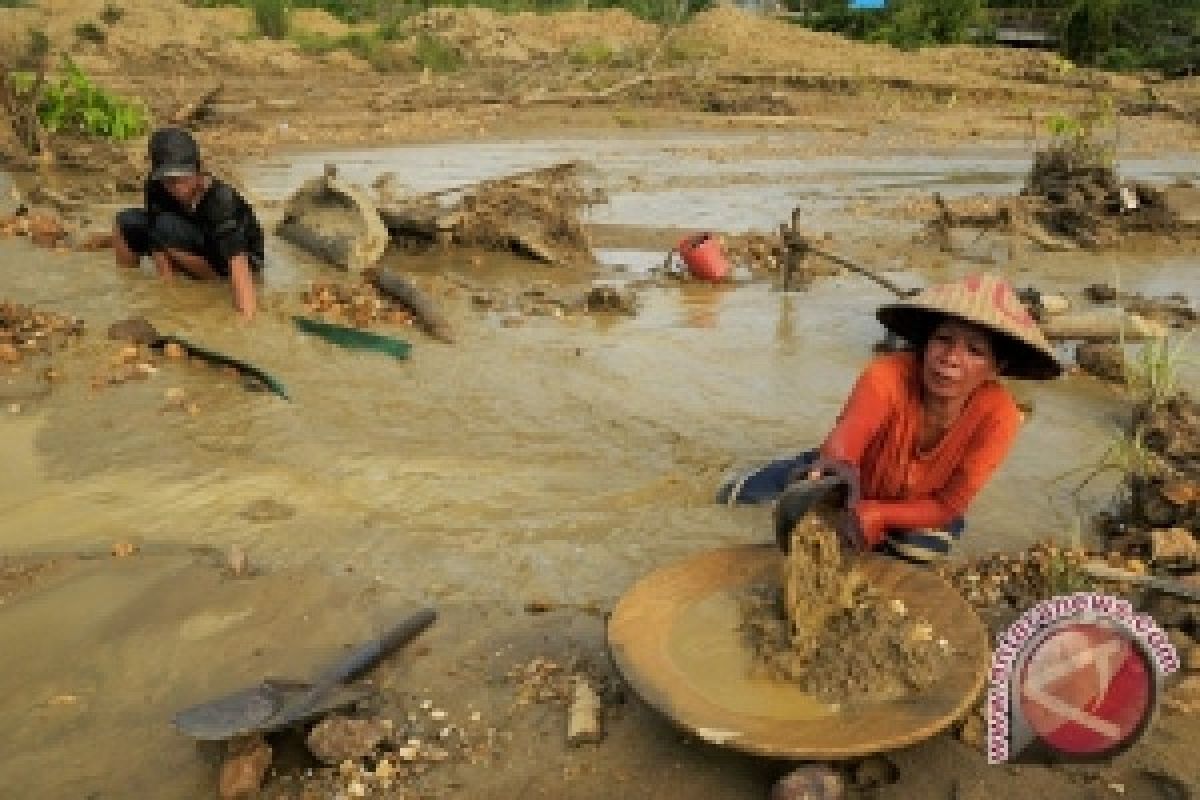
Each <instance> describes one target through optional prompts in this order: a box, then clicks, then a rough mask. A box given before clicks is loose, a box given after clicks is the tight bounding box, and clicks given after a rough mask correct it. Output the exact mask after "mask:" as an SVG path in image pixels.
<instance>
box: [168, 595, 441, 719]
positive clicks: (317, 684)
mask: <svg viewBox="0 0 1200 800" xmlns="http://www.w3.org/2000/svg"><path fill="white" fill-rule="evenodd" d="M435 619H437V612H436V611H434V610H433V609H432V608H423V609H421V610H420V611H418V612H416V613H415V614H412V615H411V616H409V617H408V618H406V619H405V620H403V621H402V622H400V623H399V624H398V625H396V626H395V627H393V628H391V629H390V630H388V631H386V632H385V633H384V634H383V635H382V636H380V637H379V638H378V639H372V640H371V641H369V642H367V643H365V644H362V645H360V646H358V647H356V648H354V649H353V650H351V651H350V653H349V654H347V655H346V656H345V657H343V658H342V659H341V660H339V661H337V662H335V663H334V664H332V665H331V666H330V667H329V668H328V669H326V670H325V671H324V672H323V673H321V674H320V675H319V676H318V677H317V678H316V680H314V681H313V682H312V683H302V682H300V681H281V680H264V681H263V682H262V683H260V684H259V685H258V686H252V687H250V688H248V689H242V690H240V691H237V692H234V693H233V694H229V695H226V696H224V697H220V698H217V699H216V700H211V701H209V702H207V703H202V704H200V705H198V706H192V707H191V708H189V709H186V710H184V711H181V712H179V713H178V714H177V715H175V727H176V728H178V729H179V730H180V732H182V733H184V734H187V735H188V736H191V737H192V738H193V739H200V740H202V741H218V740H221V739H229V738H232V737H234V736H245V735H246V734H249V733H257V732H269V731H274V730H279V729H280V728H286V727H288V726H289V725H293V724H295V723H298V722H303V721H305V720H309V719H312V718H313V717H315V716H319V715H321V714H324V713H327V712H329V711H332V710H334V709H338V708H344V707H345V706H347V705H350V704H352V703H354V702H355V701H357V700H359V699H361V698H363V697H365V696H366V695H367V694H369V690H365V689H358V688H355V687H351V686H346V685H344V684H345V683H346V682H347V681H351V680H353V679H354V678H356V677H358V676H359V675H362V674H363V673H365V672H366V671H367V670H369V669H370V668H371V667H373V666H375V664H376V663H378V661H379V660H380V659H381V658H383V657H384V656H385V655H387V654H388V653H390V652H391V651H393V650H395V649H396V648H397V647H400V646H401V645H403V644H407V643H408V642H409V641H411V640H412V639H414V638H415V637H416V636H418V635H419V634H420V633H421V632H422V631H424V630H425V629H426V628H428V627H429V626H430V625H432V624H433V621H434V620H435Z"/></svg>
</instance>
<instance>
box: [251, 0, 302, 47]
mask: <svg viewBox="0 0 1200 800" xmlns="http://www.w3.org/2000/svg"><path fill="white" fill-rule="evenodd" d="M249 2H250V11H251V13H252V14H253V15H254V28H255V30H257V31H258V32H259V33H260V34H261V35H263V36H265V37H267V38H268V39H286V38H287V35H288V31H289V30H291V22H292V4H291V0H249Z"/></svg>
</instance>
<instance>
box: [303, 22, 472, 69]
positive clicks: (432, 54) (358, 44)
mask: <svg viewBox="0 0 1200 800" xmlns="http://www.w3.org/2000/svg"><path fill="white" fill-rule="evenodd" d="M404 36H405V34H404V33H403V32H402V31H401V30H400V29H398V28H395V29H392V30H389V31H384V30H382V29H379V30H376V31H374V32H367V31H352V32H350V33H347V34H346V35H345V36H329V35H327V34H324V33H312V32H309V31H296V32H294V33H293V34H292V36H291V40H292V41H293V42H295V43H296V46H297V47H298V48H299V49H300V51H301V52H303V53H307V54H308V55H315V56H320V55H326V54H327V53H332V52H333V51H335V50H346V51H348V52H351V53H353V54H354V55H356V56H358V57H359V58H361V59H363V60H364V61H366V62H367V63H368V64H370V65H371V66H372V67H374V68H375V69H376V70H378V71H380V72H395V71H400V70H404V69H424V68H425V67H428V68H429V69H430V70H432V71H433V72H454V71H455V70H458V69H461V68H462V66H463V58H462V55H461V54H460V53H459V52H458V51H457V50H456V49H455V48H454V47H452V46H451V45H449V44H447V43H446V42H445V41H444V40H442V39H441V38H439V37H437V36H435V35H433V34H429V33H421V34H418V35H417V36H416V37H415V38H414V39H413V49H412V54H411V55H410V56H408V57H405V56H403V55H400V54H397V53H396V51H395V50H393V49H392V48H391V47H389V45H390V44H391V43H392V42H394V41H396V40H398V39H401V38H404Z"/></svg>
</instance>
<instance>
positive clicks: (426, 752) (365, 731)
mask: <svg viewBox="0 0 1200 800" xmlns="http://www.w3.org/2000/svg"><path fill="white" fill-rule="evenodd" d="M509 738H511V733H508V732H504V731H499V730H497V729H496V728H494V727H488V726H486V725H485V723H484V722H483V715H482V713H481V712H479V711H472V712H470V714H469V715H468V717H467V719H466V720H465V721H463V722H462V723H456V722H454V721H453V720H452V719H451V715H450V713H449V712H447V711H446V710H444V709H441V708H438V707H436V706H435V705H434V704H433V702H432V701H431V700H428V699H426V700H422V701H420V702H419V704H418V705H417V708H416V709H414V710H413V711H410V712H409V713H407V714H406V715H405V716H404V717H403V718H397V719H391V718H386V717H370V718H361V719H360V718H353V717H346V716H340V715H333V716H329V717H326V718H325V719H324V720H322V721H321V722H320V723H318V724H317V725H316V726H314V727H313V728H312V730H311V731H310V732H309V734H308V737H307V740H306V741H307V745H308V749H309V751H310V752H311V753H312V754H313V756H314V757H315V758H316V759H317V760H318V761H320V762H321V763H322V764H324V765H326V766H325V767H321V768H317V769H310V770H305V771H304V772H303V773H300V774H292V775H284V776H282V777H280V778H279V780H278V781H277V783H278V786H277V788H279V789H281V790H289V789H296V790H299V792H300V796H301V797H310V796H313V797H341V798H358V797H397V796H400V797H404V796H408V795H407V794H405V788H406V787H412V786H413V785H414V784H416V783H417V782H418V781H420V779H421V778H422V777H423V776H425V775H426V774H428V773H429V772H430V771H431V770H433V769H435V768H436V767H438V766H439V765H441V764H446V763H460V764H480V763H486V762H488V761H490V760H491V759H492V757H493V756H494V755H495V754H496V752H497V751H498V750H499V749H500V748H501V747H502V746H503V744H505V743H506V742H507V741H508V739H509Z"/></svg>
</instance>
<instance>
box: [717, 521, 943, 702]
mask: <svg viewBox="0 0 1200 800" xmlns="http://www.w3.org/2000/svg"><path fill="white" fill-rule="evenodd" d="M741 607H742V620H743V622H742V627H741V629H742V631H743V633H744V634H745V637H746V641H747V644H748V645H749V646H750V648H751V650H752V651H753V653H754V663H755V667H754V668H755V672H756V673H757V675H758V676H761V677H768V678H773V679H776V680H786V681H791V682H793V683H795V684H797V685H798V686H799V687H800V688H801V689H802V690H803V691H805V692H808V693H810V694H812V695H815V696H817V697H820V698H821V699H823V700H825V701H827V702H831V703H837V704H842V703H855V702H863V701H873V700H882V699H890V698H894V697H899V696H903V695H905V694H909V693H913V692H920V691H922V690H925V689H927V688H929V687H930V686H932V685H933V684H935V683H936V682H937V681H938V679H939V678H940V677H941V676H942V675H943V674H944V673H945V670H946V668H947V665H948V663H949V659H950V658H951V657H952V652H951V650H950V647H949V644H948V643H947V642H946V641H945V640H944V639H937V638H936V636H935V632H934V630H933V627H932V626H931V625H930V624H929V623H927V622H924V621H922V620H920V619H914V618H913V617H911V616H910V615H909V613H908V609H907V608H905V606H904V604H903V602H901V601H900V600H898V599H890V598H887V597H884V596H883V595H882V594H881V593H879V592H878V591H877V590H875V589H873V588H872V587H871V586H870V585H868V583H867V581H866V578H865V576H864V575H863V573H862V572H861V570H859V569H858V568H857V567H855V566H854V565H853V563H847V562H844V561H843V558H842V554H841V552H840V549H839V546H838V540H837V534H836V532H835V531H834V530H833V527H832V526H831V525H830V524H829V523H828V521H827V519H826V518H824V517H823V516H822V515H820V514H817V513H811V514H809V515H808V516H806V517H805V518H804V519H803V520H801V521H800V522H799V523H798V524H797V526H796V528H795V529H794V530H793V532H792V540H791V549H790V552H789V554H788V556H787V558H786V559H785V562H784V566H783V569H782V574H781V576H780V582H779V583H778V584H766V585H764V584H759V585H756V586H753V587H751V588H750V589H749V590H748V591H747V593H746V594H745V595H744V596H743V597H742V598H741Z"/></svg>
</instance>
